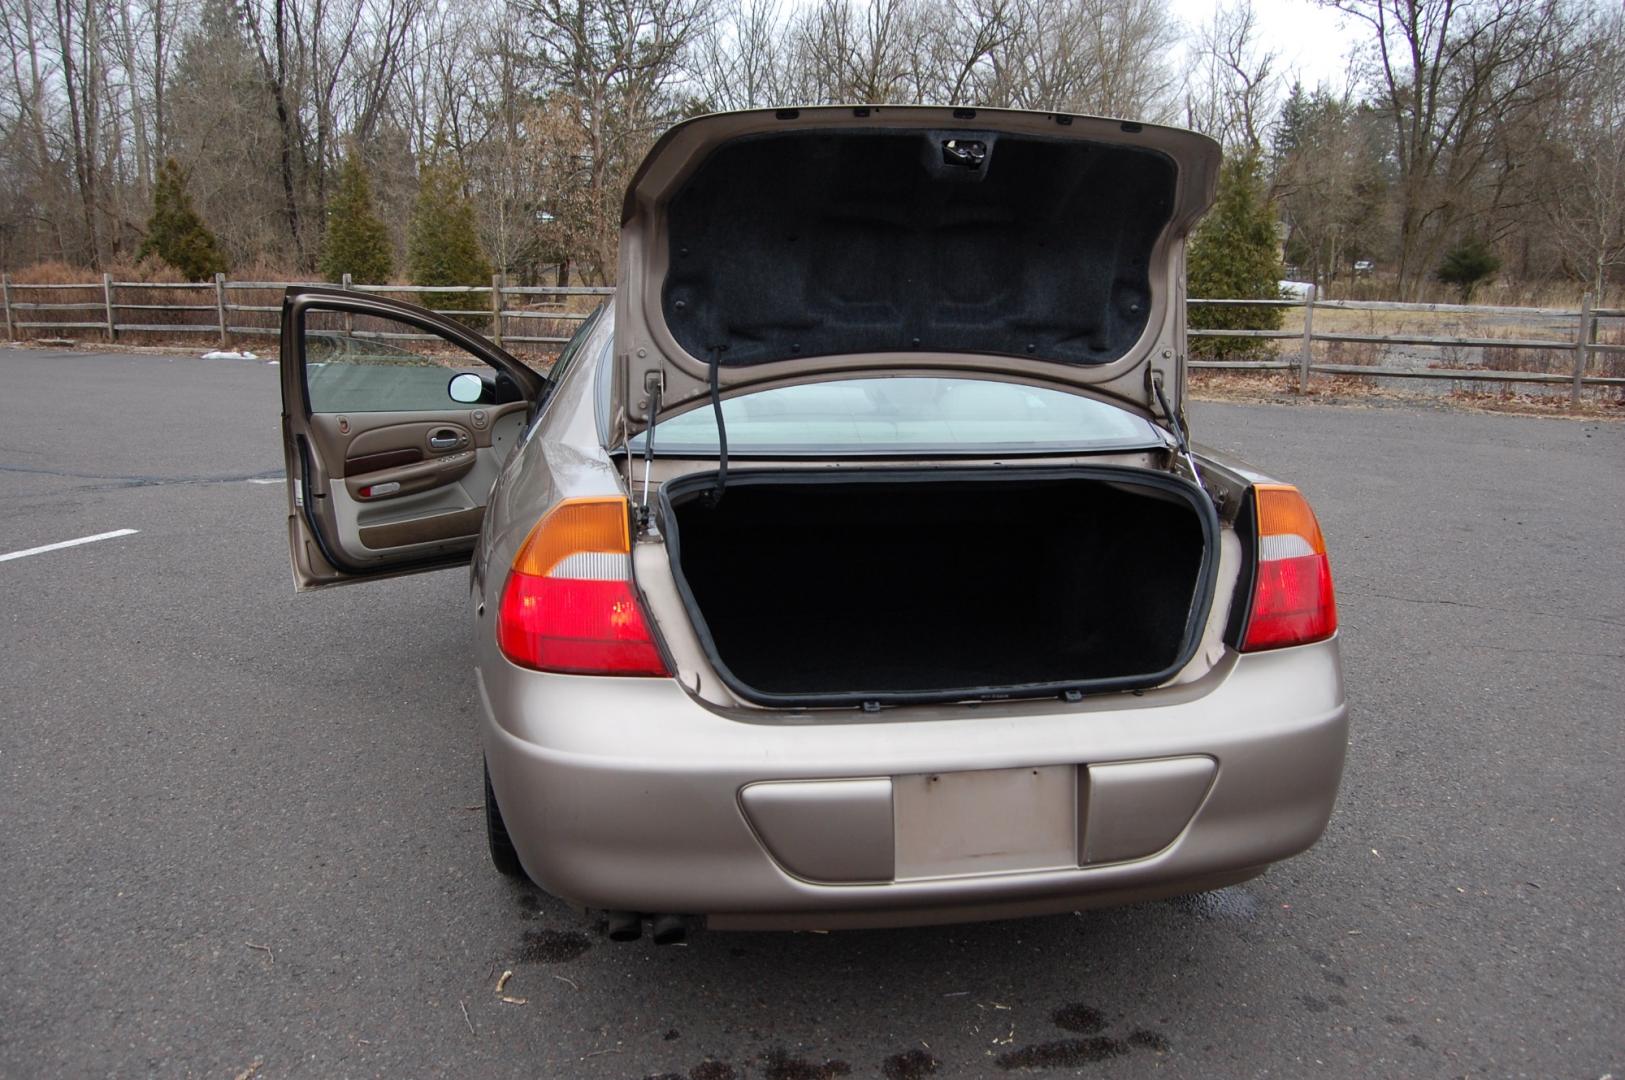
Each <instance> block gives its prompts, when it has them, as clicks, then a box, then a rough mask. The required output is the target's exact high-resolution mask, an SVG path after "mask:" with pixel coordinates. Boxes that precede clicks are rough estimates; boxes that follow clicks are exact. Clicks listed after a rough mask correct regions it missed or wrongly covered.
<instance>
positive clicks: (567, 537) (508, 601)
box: [497, 498, 667, 675]
mask: <svg viewBox="0 0 1625 1080" xmlns="http://www.w3.org/2000/svg"><path fill="white" fill-rule="evenodd" d="M497 646H498V647H499V648H500V649H501V650H502V654H503V655H504V656H506V657H507V658H508V659H509V660H511V661H513V662H514V663H515V664H518V665H520V666H521V667H528V668H534V669H535V670H537V671H557V672H564V673H568V674H573V675H665V674H667V671H666V663H665V661H664V660H662V659H661V658H660V650H658V649H657V648H655V644H654V639H653V637H652V636H651V635H650V633H649V626H648V623H647V622H646V621H645V620H644V617H643V610H642V608H640V607H639V606H638V601H637V597H636V596H634V595H633V592H632V583H631V538H630V535H629V533H628V530H627V507H626V500H625V499H621V498H602V499H598V498H593V499H566V500H565V501H564V502H562V503H560V504H558V505H557V506H555V507H554V508H553V509H551V510H549V511H548V512H547V513H546V514H544V515H543V516H542V520H540V521H538V522H537V523H536V526H535V528H533V529H531V531H530V535H529V536H528V537H526V538H525V542H524V544H522V545H520V548H519V554H518V555H516V556H515V557H514V561H513V570H512V572H511V573H509V575H508V583H507V585H506V586H505V587H504V588H503V591H502V604H501V607H500V608H499V609H498V612H497Z"/></svg>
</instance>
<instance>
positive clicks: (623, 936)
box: [604, 911, 643, 941]
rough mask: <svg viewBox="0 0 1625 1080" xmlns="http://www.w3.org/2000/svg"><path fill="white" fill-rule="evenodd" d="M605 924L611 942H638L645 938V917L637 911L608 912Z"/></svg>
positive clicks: (605, 930) (605, 916)
mask: <svg viewBox="0 0 1625 1080" xmlns="http://www.w3.org/2000/svg"><path fill="white" fill-rule="evenodd" d="M604 923H605V925H604V932H605V933H606V934H608V935H609V940H611V941H636V940H637V939H638V938H640V937H642V936H643V916H642V915H639V914H638V913H637V912H635V911H606V912H604Z"/></svg>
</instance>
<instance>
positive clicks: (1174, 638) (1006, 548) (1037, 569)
mask: <svg viewBox="0 0 1625 1080" xmlns="http://www.w3.org/2000/svg"><path fill="white" fill-rule="evenodd" d="M676 513H677V519H678V526H679V538H680V552H681V564H682V571H683V574H684V576H685V578H686V579H687V581H688V584H689V587H690V588H691V589H692V591H693V594H694V596H695V597H696V601H697V603H698V606H699V607H700V610H701V612H702V613H703V615H704V617H705V621H706V623H707V625H708V627H709V629H710V632H711V635H712V639H713V641H714V643H715V646H716V650H717V654H718V655H719V656H720V657H721V659H722V661H723V662H724V663H725V664H726V665H727V666H728V668H729V669H730V670H731V671H732V672H733V674H734V676H735V677H736V678H737V679H738V680H740V681H741V682H743V683H745V684H746V685H747V686H751V687H754V688H755V689H757V690H759V691H763V692H767V693H785V694H792V693H808V694H810V693H825V692H849V691H856V690H863V691H873V692H877V693H885V692H900V691H901V692H906V691H924V690H941V689H947V688H955V689H958V688H969V687H1003V686H1017V685H1021V684H1026V683H1049V682H1063V681H1081V680H1086V679H1094V678H1105V677H1116V676H1126V675H1136V674H1146V673H1152V672H1156V671H1160V670H1162V669H1163V668H1166V667H1167V666H1169V665H1170V664H1172V663H1173V662H1174V661H1175V660H1176V659H1177V657H1178V653H1179V649H1180V646H1181V644H1182V643H1183V637H1184V632H1185V625H1186V619H1187V616H1188V614H1189V611H1190V605H1191V603H1192V598H1193V595H1194V593H1195V590H1196V583H1197V577H1198V574H1199V573H1200V571H1201V566H1202V543H1203V539H1202V527H1201V523H1200V521H1199V519H1198V518H1197V516H1196V514H1195V512H1194V511H1193V510H1192V509H1191V508H1190V507H1188V506H1186V505H1183V504H1182V503H1179V502H1174V501H1169V500H1166V499H1161V498H1156V497H1151V496H1147V495H1142V494H1136V493H1133V492H1129V491H1125V490H1123V489H1121V488H1118V487H1113V486H1110V485H1107V484H1103V483H1099V482H1094V481H1087V480H1076V479H1074V480H1064V481H1054V482H1031V483H1026V482H1023V483H997V484H985V483H984V484H959V483H941V484H898V485H868V484H866V485H861V486H853V487H830V486H823V485H796V486H790V487H783V488H767V487H738V488H735V487H730V488H729V489H728V493H727V496H726V498H725V499H723V500H722V502H721V503H720V504H719V505H717V506H715V507H711V506H709V505H708V504H707V503H706V501H705V500H704V499H703V498H694V499H690V500H687V501H685V502H684V503H682V504H681V505H678V506H677V507H676Z"/></svg>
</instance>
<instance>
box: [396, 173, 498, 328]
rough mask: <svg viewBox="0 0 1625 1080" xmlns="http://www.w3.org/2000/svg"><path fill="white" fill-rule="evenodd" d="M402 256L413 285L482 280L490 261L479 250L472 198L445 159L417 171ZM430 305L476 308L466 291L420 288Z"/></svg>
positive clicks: (480, 282) (486, 276) (487, 276)
mask: <svg viewBox="0 0 1625 1080" xmlns="http://www.w3.org/2000/svg"><path fill="white" fill-rule="evenodd" d="M406 261H407V264H408V269H409V271H410V273H411V275H412V284H414V285H485V284H488V283H489V282H490V280H491V264H490V263H489V262H487V261H486V258H485V253H484V252H483V251H481V250H480V238H479V235H478V232H477V230H476V227H475V222H474V204H473V203H471V202H470V201H469V200H468V197H467V195H465V194H464V193H463V176H462V173H461V172H460V171H458V170H457V169H456V168H454V167H452V166H449V165H428V166H425V167H424V168H423V170H422V171H421V172H420V173H419V174H418V197H417V203H416V205H415V206H414V207H413V209H412V233H411V238H410V239H409V241H408V242H407V254H406ZM424 299H425V301H426V302H427V303H428V305H429V306H430V307H434V308H466V309H469V310H476V309H478V307H479V305H476V304H473V303H471V302H470V301H469V299H468V295H467V294H466V293H461V294H460V293H425V294H424Z"/></svg>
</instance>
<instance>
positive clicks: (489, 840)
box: [485, 765, 530, 881]
mask: <svg viewBox="0 0 1625 1080" xmlns="http://www.w3.org/2000/svg"><path fill="white" fill-rule="evenodd" d="M485 843H486V845H487V846H488V847H489V848H490V849H491V864H492V865H493V866H495V867H496V868H497V872H498V873H500V874H501V875H503V876H504V877H511V878H517V879H519V880H520V881H529V880H530V878H529V876H528V875H527V874H526V873H525V868H524V867H523V866H520V865H519V852H517V851H515V850H514V846H513V841H512V840H510V839H508V826H507V825H506V824H504V823H503V821H502V809H501V808H500V807H499V806H497V794H496V792H495V791H492V790H491V767H490V766H489V765H487V766H486V767H485Z"/></svg>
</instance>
